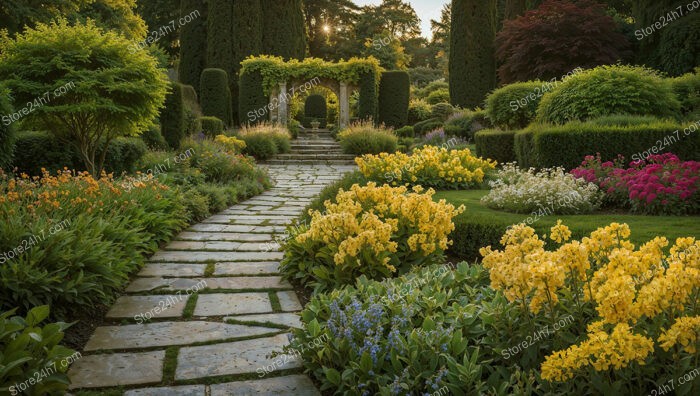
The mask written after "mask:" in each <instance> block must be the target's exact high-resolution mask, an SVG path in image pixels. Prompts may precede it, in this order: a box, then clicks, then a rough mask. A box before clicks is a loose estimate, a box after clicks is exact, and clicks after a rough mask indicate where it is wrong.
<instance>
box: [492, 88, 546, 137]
mask: <svg viewBox="0 0 700 396" xmlns="http://www.w3.org/2000/svg"><path fill="white" fill-rule="evenodd" d="M552 88H553V85H552V84H551V83H544V82H542V81H528V82H521V83H515V84H509V85H506V86H505V87H502V88H499V89H497V90H495V91H493V92H492V93H491V94H490V95H489V96H488V97H487V98H486V113H487V114H488V117H489V118H490V119H491V121H492V122H493V124H494V125H495V126H497V127H499V128H501V129H522V128H525V127H526V126H528V125H529V124H530V123H531V122H532V121H533V120H534V119H535V117H537V106H539V104H540V99H542V95H543V94H544V93H545V92H546V91H547V90H551V89H552Z"/></svg>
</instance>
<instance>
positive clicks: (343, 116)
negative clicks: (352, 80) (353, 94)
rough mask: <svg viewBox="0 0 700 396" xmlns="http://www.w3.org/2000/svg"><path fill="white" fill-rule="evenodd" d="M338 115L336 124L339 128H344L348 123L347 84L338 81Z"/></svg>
mask: <svg viewBox="0 0 700 396" xmlns="http://www.w3.org/2000/svg"><path fill="white" fill-rule="evenodd" d="M338 101H339V102H340V115H339V117H338V125H339V126H340V129H343V128H346V127H347V126H348V124H350V98H349V96H348V84H347V83H344V82H341V83H340V97H339V98H338Z"/></svg>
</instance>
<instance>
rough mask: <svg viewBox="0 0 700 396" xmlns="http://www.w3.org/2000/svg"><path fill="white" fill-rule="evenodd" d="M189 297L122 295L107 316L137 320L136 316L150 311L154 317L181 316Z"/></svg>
mask: <svg viewBox="0 0 700 396" xmlns="http://www.w3.org/2000/svg"><path fill="white" fill-rule="evenodd" d="M189 298H190V296H186V295H179V296H178V295H161V296H121V297H119V298H118V299H117V301H116V302H115V303H114V305H113V306H112V308H111V309H110V310H109V312H107V317H108V318H115V319H117V318H134V319H135V320H137V319H136V317H138V316H140V315H146V313H149V315H150V316H152V317H153V318H179V317H181V316H182V312H183V311H184V310H185V305H186V304H187V301H188V300H189ZM156 308H159V309H158V312H156ZM147 316H148V315H147Z"/></svg>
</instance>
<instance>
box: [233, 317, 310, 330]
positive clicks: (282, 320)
mask: <svg viewBox="0 0 700 396" xmlns="http://www.w3.org/2000/svg"><path fill="white" fill-rule="evenodd" d="M227 320H239V321H241V322H257V323H274V324H278V325H282V326H289V327H295V328H297V329H301V328H302V323H301V317H300V316H299V315H298V314H295V313H271V314H259V315H240V316H227V317H225V318H224V321H227Z"/></svg>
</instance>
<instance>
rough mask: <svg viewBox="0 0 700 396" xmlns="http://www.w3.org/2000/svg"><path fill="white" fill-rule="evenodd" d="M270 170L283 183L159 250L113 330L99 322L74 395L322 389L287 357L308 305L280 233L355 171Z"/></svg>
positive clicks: (122, 302) (119, 307)
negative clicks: (286, 268)
mask: <svg viewBox="0 0 700 396" xmlns="http://www.w3.org/2000/svg"><path fill="white" fill-rule="evenodd" d="M269 168H270V173H271V176H272V177H273V179H274V180H275V181H276V186H275V187H274V188H272V189H271V190H270V191H267V192H265V193H264V194H262V195H259V196H257V197H254V198H252V199H250V200H248V201H246V202H243V203H240V204H238V205H235V206H233V207H231V208H229V209H228V210H226V211H224V212H222V213H220V214H217V215H214V216H212V217H210V218H208V219H206V220H205V221H203V222H202V223H200V224H196V225H194V226H192V227H190V228H189V229H188V230H186V231H184V232H182V233H181V234H180V235H178V236H177V238H175V240H174V241H173V242H171V243H170V244H169V245H167V246H166V247H165V248H164V249H163V250H162V251H159V252H158V253H156V254H155V255H153V257H151V259H150V261H149V263H148V264H147V265H146V266H145V267H144V268H143V269H142V271H141V272H140V273H139V274H138V277H137V278H136V279H135V280H134V281H133V282H132V283H131V284H130V285H129V286H128V288H127V290H126V291H127V294H126V295H125V296H122V297H121V298H119V299H118V300H117V302H116V303H115V305H114V306H113V307H112V308H111V310H110V311H109V313H108V314H107V319H108V321H110V322H111V323H110V325H108V326H103V327H99V328H97V330H96V331H95V333H94V334H93V336H92V337H91V338H90V340H89V341H88V343H87V344H86V346H85V349H84V351H83V353H82V354H83V356H82V358H80V359H78V360H77V361H76V362H75V363H74V364H73V365H72V366H71V369H70V371H69V376H70V378H71V381H72V386H71V389H72V391H73V392H74V393H76V394H80V391H81V390H87V389H93V390H101V391H102V390H104V391H116V393H118V394H121V393H122V392H125V393H123V394H125V395H129V396H137V395H156V396H157V395H188V396H189V395H192V396H194V395H207V396H208V395H320V393H319V392H318V390H316V388H315V387H314V385H313V383H312V382H311V380H310V379H309V378H308V377H307V376H305V375H302V374H300V373H301V372H302V370H301V362H300V360H299V359H298V358H297V357H296V356H289V355H279V354H277V352H279V351H281V349H282V347H283V346H284V345H286V344H288V342H289V341H288V337H287V336H288V334H287V333H288V331H289V328H290V327H299V326H300V323H301V322H300V320H299V316H298V315H297V314H296V312H298V311H300V310H301V309H302V306H301V304H300V302H299V300H298V299H297V296H296V294H295V293H294V291H293V290H292V286H291V285H290V284H289V283H288V282H287V281H285V280H283V279H282V278H281V277H280V275H279V271H278V269H279V260H280V259H281V258H282V252H280V251H279V246H278V245H276V244H275V243H274V240H275V236H280V237H281V236H282V235H283V234H284V231H285V229H286V225H288V224H290V223H291V222H292V220H293V219H296V218H297V217H298V216H299V215H300V214H301V212H302V210H303V209H304V207H306V206H307V205H308V204H309V202H310V201H311V200H312V199H313V198H314V197H315V196H316V195H317V194H318V193H319V192H320V191H321V189H322V188H323V187H325V186H326V185H327V184H329V183H331V182H332V181H334V180H336V179H338V178H340V177H341V176H342V175H343V174H344V173H345V172H348V171H351V170H352V169H353V167H351V166H324V165H317V166H307V165H288V166H276V165H271V166H270V167H269ZM267 371H269V372H270V373H268V374H267V375H264V376H262V378H260V377H261V375H259V374H260V373H264V372H267ZM105 393H108V394H115V392H105Z"/></svg>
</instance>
